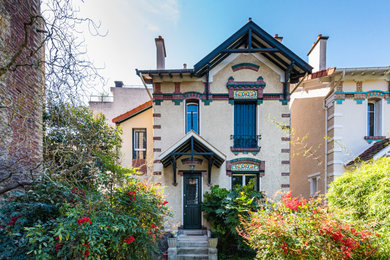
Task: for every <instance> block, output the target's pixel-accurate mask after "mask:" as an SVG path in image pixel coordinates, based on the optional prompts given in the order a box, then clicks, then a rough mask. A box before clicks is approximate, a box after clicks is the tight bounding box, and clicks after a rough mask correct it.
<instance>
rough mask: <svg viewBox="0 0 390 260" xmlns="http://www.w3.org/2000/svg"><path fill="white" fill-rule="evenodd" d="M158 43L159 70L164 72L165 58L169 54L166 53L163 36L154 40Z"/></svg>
mask: <svg viewBox="0 0 390 260" xmlns="http://www.w3.org/2000/svg"><path fill="white" fill-rule="evenodd" d="M154 40H155V42H156V51H157V52H156V53H157V69H158V70H164V69H165V57H166V56H167V53H166V51H165V44H164V39H163V37H161V36H158V38H155V39H154Z"/></svg>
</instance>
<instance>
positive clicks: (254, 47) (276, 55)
mask: <svg viewBox="0 0 390 260" xmlns="http://www.w3.org/2000/svg"><path fill="white" fill-rule="evenodd" d="M242 46H245V49H239V48H240V47H242ZM231 53H261V54H262V55H263V56H264V57H266V58H267V59H268V60H269V61H271V62H272V63H273V64H274V65H275V66H277V67H279V68H280V69H281V70H283V71H288V70H289V69H291V73H290V82H291V83H295V82H297V81H298V80H299V78H300V77H302V76H303V75H305V73H306V72H308V73H311V71H312V67H311V66H310V65H309V64H308V63H306V62H305V61H304V60H302V59H301V58H300V57H298V55H296V54H295V53H294V52H292V51H291V50H290V49H288V48H287V47H286V46H284V45H283V44H282V43H280V42H279V41H278V40H277V39H275V38H274V37H273V36H271V35H270V34H268V33H267V32H266V31H264V30H263V29H261V28H260V27H259V26H258V25H257V24H255V23H254V22H253V21H251V20H250V21H249V22H248V23H246V24H245V25H244V26H243V27H241V28H240V29H239V30H238V31H237V32H235V33H234V34H233V35H232V36H230V37H229V38H228V39H227V40H226V41H224V42H223V43H222V44H220V45H219V46H218V47H217V48H215V49H214V50H213V51H212V52H210V53H209V54H208V55H207V56H206V57H204V58H203V59H201V60H200V61H199V62H198V63H196V64H195V65H194V69H193V70H192V69H185V70H184V69H183V70H138V69H137V70H136V72H137V75H139V76H140V74H142V75H143V77H144V80H145V81H146V82H147V83H152V77H151V75H160V76H161V75H163V74H166V75H170V76H171V75H172V74H175V73H176V74H180V75H182V74H184V73H187V74H189V75H190V76H196V77H202V76H203V75H205V73H206V72H207V71H210V70H211V69H212V68H214V67H215V66H217V65H218V64H219V63H220V62H221V61H223V60H224V59H225V58H226V57H227V56H229V55H230V54H231Z"/></svg>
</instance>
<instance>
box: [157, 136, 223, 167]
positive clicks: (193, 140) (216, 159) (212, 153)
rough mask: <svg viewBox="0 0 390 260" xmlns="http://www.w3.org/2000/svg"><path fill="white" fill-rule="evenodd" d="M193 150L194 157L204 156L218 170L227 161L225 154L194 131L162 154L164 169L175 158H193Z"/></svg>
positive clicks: (161, 159)
mask: <svg viewBox="0 0 390 260" xmlns="http://www.w3.org/2000/svg"><path fill="white" fill-rule="evenodd" d="M191 148H193V149H191ZM191 150H192V153H193V154H192V155H202V156H203V157H205V158H207V159H208V160H211V161H212V162H213V164H214V165H215V166H216V167H218V168H219V167H221V165H222V164H223V163H224V161H225V159H226V155H225V154H223V153H222V152H220V151H219V150H218V149H217V148H215V147H214V146H212V145H211V144H210V143H209V142H207V141H206V140H205V139H203V138H202V137H201V136H199V135H198V134H197V133H195V132H194V131H190V132H188V133H187V134H186V135H185V136H184V137H183V138H182V139H180V140H179V141H178V142H176V143H175V144H174V145H172V146H171V147H169V148H168V149H167V150H166V151H164V152H163V153H161V154H160V156H159V157H158V160H160V161H161V163H162V164H163V166H164V167H168V166H169V165H170V164H171V163H172V158H173V157H175V159H178V158H179V157H181V156H183V155H188V156H191ZM188 151H190V152H188Z"/></svg>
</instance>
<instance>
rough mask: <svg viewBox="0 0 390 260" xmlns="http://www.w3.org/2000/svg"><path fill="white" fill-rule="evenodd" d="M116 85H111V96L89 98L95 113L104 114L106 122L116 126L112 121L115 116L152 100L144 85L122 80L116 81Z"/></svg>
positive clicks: (90, 105) (90, 106)
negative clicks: (127, 82)
mask: <svg viewBox="0 0 390 260" xmlns="http://www.w3.org/2000/svg"><path fill="white" fill-rule="evenodd" d="M114 83H115V87H111V88H110V90H111V93H112V95H111V96H108V95H100V96H91V97H90V100H89V108H90V109H91V110H92V112H93V114H94V115H97V114H100V113H102V114H104V115H105V117H106V122H107V123H108V124H109V125H112V126H114V125H115V124H114V123H113V122H112V119H113V118H114V117H117V116H119V115H121V114H123V113H125V112H127V111H129V110H131V109H133V108H135V107H137V106H139V105H141V104H143V103H145V102H147V101H148V100H151V97H150V96H149V95H148V91H151V89H150V90H149V89H148V90H146V89H145V87H144V86H137V85H135V86H134V85H131V86H127V85H124V84H123V82H122V81H115V82H114Z"/></svg>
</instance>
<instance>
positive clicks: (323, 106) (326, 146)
mask: <svg viewBox="0 0 390 260" xmlns="http://www.w3.org/2000/svg"><path fill="white" fill-rule="evenodd" d="M344 76H345V69H343V72H342V74H341V77H340V79H339V80H338V81H337V82H336V84H333V87H332V89H330V90H329V93H328V94H327V95H326V96H325V98H324V103H323V104H322V108H323V109H325V133H326V135H325V137H326V138H325V163H324V166H325V167H324V173H325V180H324V183H325V189H324V190H325V194H326V193H327V192H328V138H327V137H328V108H327V106H326V100H327V99H328V97H329V96H330V95H331V94H332V93H334V89H335V86H338V84H339V83H340V81H341V80H342V79H343V78H344Z"/></svg>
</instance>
